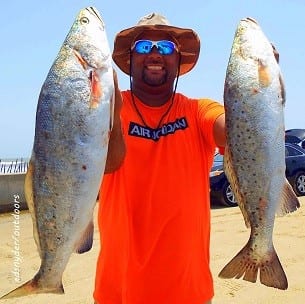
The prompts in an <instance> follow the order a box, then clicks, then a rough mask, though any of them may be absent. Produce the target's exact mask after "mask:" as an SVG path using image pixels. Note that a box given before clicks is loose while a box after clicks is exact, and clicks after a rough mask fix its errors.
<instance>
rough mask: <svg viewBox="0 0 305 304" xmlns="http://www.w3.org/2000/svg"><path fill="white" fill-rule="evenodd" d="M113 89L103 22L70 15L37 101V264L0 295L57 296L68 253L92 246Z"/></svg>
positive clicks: (33, 205) (30, 181)
mask: <svg viewBox="0 0 305 304" xmlns="http://www.w3.org/2000/svg"><path fill="white" fill-rule="evenodd" d="M93 73H94V76H93ZM113 91H114V84H113V69H112V62H111V53H110V49H109V45H108V40H107V35H106V32H105V25H104V22H103V21H102V19H101V17H100V15H99V13H98V12H97V10H96V9H95V8H92V7H88V8H85V9H83V10H81V11H80V13H79V14H78V16H77V17H76V19H75V21H74V23H73V25H72V27H71V29H70V31H69V33H68V35H67V36H66V39H65V41H64V43H63V45H62V47H61V49H60V51H59V53H58V55H57V56H56V59H55V61H54V63H53V65H52V67H51V68H50V70H49V73H48V75H47V77H46V80H45V82H44V84H43V86H42V89H41V92H40V96H39V100H38V106H37V112H36V126H35V138H34V146H33V152H32V157H31V161H30V166H29V169H28V172H27V176H26V189H25V190H26V199H27V202H28V205H29V210H30V212H31V215H32V220H33V227H34V238H35V241H36V244H37V247H38V250H39V254H40V257H41V266H40V269H39V271H38V272H37V274H36V275H35V277H34V278H33V279H32V280H30V281H28V282H27V283H25V284H24V285H22V286H21V287H19V288H17V289H16V290H13V291H12V292H10V293H9V294H7V295H5V296H4V297H3V298H10V297H16V296H23V295H26V294H27V293H29V292H30V293H43V292H53V293H63V286H62V274H63V272H64V269H65V267H66V265H67V263H68V260H69V257H70V255H71V253H72V252H73V251H76V250H77V251H78V252H84V251H87V250H89V249H90V246H91V245H92V244H91V242H92V238H91V237H92V233H93V226H92V219H93V209H94V206H95V203H96V198H97V194H98V190H99V186H100V183H101V179H102V176H103V172H104V168H105V163H106V156H107V150H108V139H109V132H110V127H111V124H110V120H111V115H112V111H113V109H112V102H111V100H112V97H113V96H112V95H113ZM100 94H101V96H100ZM93 97H94V98H93ZM97 99H98V100H97ZM93 101H94V103H93ZM88 229H89V230H88ZM90 236H91V237H90ZM82 237H84V238H83V239H81V238H82ZM87 238H89V241H88V240H87Z"/></svg>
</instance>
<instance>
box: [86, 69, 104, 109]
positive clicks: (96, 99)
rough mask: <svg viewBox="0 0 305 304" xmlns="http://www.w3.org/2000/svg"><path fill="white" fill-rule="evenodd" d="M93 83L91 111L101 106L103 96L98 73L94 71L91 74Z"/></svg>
mask: <svg viewBox="0 0 305 304" xmlns="http://www.w3.org/2000/svg"><path fill="white" fill-rule="evenodd" d="M90 81H91V96H90V106H89V107H90V109H96V108H97V107H98V106H99V103H100V99H101V96H102V87H101V82H100V77H99V75H98V73H97V72H96V71H95V70H93V71H91V72H90Z"/></svg>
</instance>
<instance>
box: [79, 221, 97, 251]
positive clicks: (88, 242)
mask: <svg viewBox="0 0 305 304" xmlns="http://www.w3.org/2000/svg"><path fill="white" fill-rule="evenodd" d="M93 233H94V225H93V220H91V221H90V222H89V224H88V226H87V227H86V229H85V230H84V232H83V233H82V236H81V237H80V239H79V240H78V242H77V243H76V246H75V252H76V253H84V252H87V251H89V250H90V249H91V248H92V244H93Z"/></svg>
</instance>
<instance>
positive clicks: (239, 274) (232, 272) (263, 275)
mask: <svg viewBox="0 0 305 304" xmlns="http://www.w3.org/2000/svg"><path fill="white" fill-rule="evenodd" d="M251 243H252V242H251V241H250V240H249V241H248V243H247V244H246V246H245V247H244V248H243V249H242V250H241V251H240V252H239V253H238V254H237V255H236V256H235V257H234V258H233V259H232V260H231V261H230V262H229V263H228V264H227V265H226V266H225V267H224V268H223V269H222V270H221V272H220V273H219V275H218V276H219V277H220V278H223V279H232V278H236V279H240V278H242V279H243V280H245V281H248V282H252V283H255V282H256V280H257V276H258V273H259V277H260V282H261V283H262V284H264V285H266V286H268V287H274V288H278V289H283V290H284V289H287V288H288V282H287V278H286V275H285V272H284V270H283V267H282V265H281V262H280V260H279V258H278V256H277V254H276V252H275V249H274V247H273V246H272V249H271V250H270V251H269V252H268V253H266V254H265V255H264V256H263V257H262V258H261V259H259V260H258V258H257V256H253V245H251Z"/></svg>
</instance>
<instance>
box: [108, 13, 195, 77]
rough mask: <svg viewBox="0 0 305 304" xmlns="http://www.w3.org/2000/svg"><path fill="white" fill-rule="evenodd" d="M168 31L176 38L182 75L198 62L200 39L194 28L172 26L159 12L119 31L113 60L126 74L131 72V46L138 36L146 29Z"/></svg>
mask: <svg viewBox="0 0 305 304" xmlns="http://www.w3.org/2000/svg"><path fill="white" fill-rule="evenodd" d="M147 30H149V31H151V30H154V31H160V32H166V33H168V34H169V35H171V36H172V37H173V38H174V41H175V42H177V44H178V49H179V52H180V54H181V64H180V75H183V74H186V73H188V72H189V71H190V70H191V69H192V68H193V67H194V66H195V64H196V62H197V60H198V57H199V52H200V40H199V37H198V35H197V34H196V33H195V32H194V31H193V30H192V29H186V28H180V27H176V26H171V25H170V24H169V22H168V20H167V19H166V18H165V17H164V16H162V15H160V14H157V13H151V14H149V15H146V16H144V17H142V18H141V19H140V21H139V22H138V24H137V25H136V26H133V27H130V28H128V29H125V30H122V31H121V32H119V33H118V34H117V35H116V37H115V41H114V49H113V54H112V57H113V60H114V62H115V63H116V65H117V66H118V67H119V68H120V69H121V70H122V71H123V72H124V73H126V74H128V75H129V74H130V48H131V45H132V44H133V43H134V41H135V40H136V38H137V37H138V36H139V35H140V34H141V33H143V32H145V31H147Z"/></svg>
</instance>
